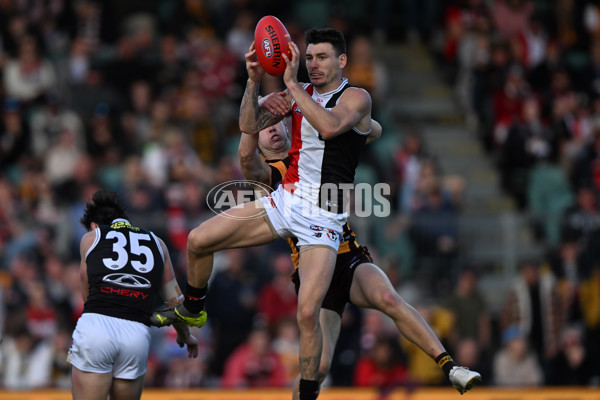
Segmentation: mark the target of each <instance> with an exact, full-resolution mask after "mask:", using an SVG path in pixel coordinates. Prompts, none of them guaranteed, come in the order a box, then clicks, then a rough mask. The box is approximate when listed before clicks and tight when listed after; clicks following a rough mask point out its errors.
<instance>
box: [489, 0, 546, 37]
mask: <svg viewBox="0 0 600 400" xmlns="http://www.w3.org/2000/svg"><path fill="white" fill-rule="evenodd" d="M534 9H535V5H534V3H533V2H532V1H530V0H495V1H494V6H493V7H492V17H493V19H494V24H495V25H496V29H497V30H498V32H499V33H500V34H501V35H502V36H504V37H505V38H507V39H512V38H513V37H515V36H516V35H518V34H519V33H521V32H523V31H525V30H526V29H527V27H528V26H529V20H530V18H531V15H532V14H533V11H534Z"/></svg>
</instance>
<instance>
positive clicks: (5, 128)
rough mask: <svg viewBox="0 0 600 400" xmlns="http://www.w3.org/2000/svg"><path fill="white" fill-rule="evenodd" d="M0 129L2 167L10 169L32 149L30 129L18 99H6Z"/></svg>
mask: <svg viewBox="0 0 600 400" xmlns="http://www.w3.org/2000/svg"><path fill="white" fill-rule="evenodd" d="M0 129H1V131H0V167H2V169H3V170H4V169H5V168H6V169H10V167H16V166H17V164H18V163H19V162H20V161H23V159H24V158H25V157H26V156H27V155H28V154H29V150H30V140H31V139H30V137H29V136H30V135H29V130H28V129H27V126H26V124H25V119H24V116H23V115H22V112H21V104H20V102H19V101H18V100H16V99H7V100H5V102H4V109H3V115H2V124H1V125H0Z"/></svg>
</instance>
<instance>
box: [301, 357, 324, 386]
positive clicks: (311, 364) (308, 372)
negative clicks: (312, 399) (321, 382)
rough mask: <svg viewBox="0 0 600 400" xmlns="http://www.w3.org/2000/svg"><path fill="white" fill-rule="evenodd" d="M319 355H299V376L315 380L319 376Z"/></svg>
mask: <svg viewBox="0 0 600 400" xmlns="http://www.w3.org/2000/svg"><path fill="white" fill-rule="evenodd" d="M320 361H321V360H320V357H319V356H318V355H317V356H311V357H300V376H301V377H302V379H309V380H313V381H316V380H318V378H319V363H320Z"/></svg>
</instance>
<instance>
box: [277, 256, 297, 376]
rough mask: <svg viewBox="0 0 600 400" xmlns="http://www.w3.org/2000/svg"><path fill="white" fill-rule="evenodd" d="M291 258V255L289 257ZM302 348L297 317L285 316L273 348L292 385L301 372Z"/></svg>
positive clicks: (279, 323) (278, 324)
mask: <svg viewBox="0 0 600 400" xmlns="http://www.w3.org/2000/svg"><path fill="white" fill-rule="evenodd" d="M288 258H289V257H288ZM299 349H300V334H299V332H298V326H297V325H296V318H295V317H292V318H285V319H282V320H280V321H279V322H278V323H277V325H276V326H275V336H274V338H273V350H275V352H276V353H277V355H279V358H280V359H281V362H282V363H283V365H284V367H285V372H286V381H287V385H286V386H289V385H292V384H293V383H294V380H295V379H296V378H297V377H298V375H299V374H300V365H299V364H298V351H299Z"/></svg>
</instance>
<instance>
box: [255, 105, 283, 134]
mask: <svg viewBox="0 0 600 400" xmlns="http://www.w3.org/2000/svg"><path fill="white" fill-rule="evenodd" d="M278 118H279V117H278V116H277V115H275V114H273V113H271V112H270V111H268V110H265V109H261V110H260V113H258V114H257V116H256V122H257V125H258V130H259V131H260V130H263V129H265V128H266V127H267V126H271V125H273V124H274V123H275V122H277V119H278ZM279 119H281V118H279Z"/></svg>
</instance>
